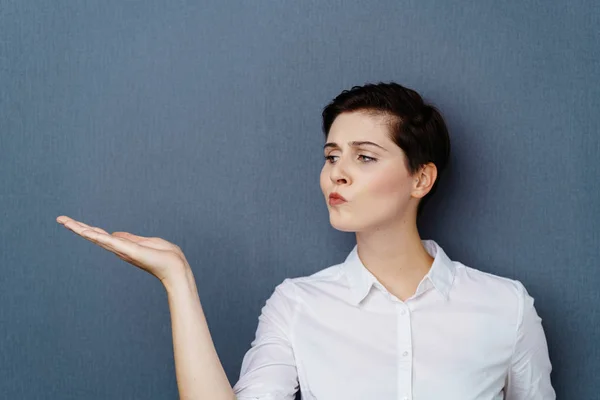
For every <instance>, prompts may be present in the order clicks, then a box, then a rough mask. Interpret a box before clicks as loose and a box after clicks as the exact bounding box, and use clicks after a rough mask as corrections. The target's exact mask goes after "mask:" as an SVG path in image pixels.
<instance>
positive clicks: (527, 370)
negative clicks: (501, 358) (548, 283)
mask: <svg viewBox="0 0 600 400" xmlns="http://www.w3.org/2000/svg"><path fill="white" fill-rule="evenodd" d="M515 282H516V283H517V288H518V302H519V307H518V309H519V311H518V323H517V336H516V339H515V348H514V351H513V355H512V359H511V363H510V366H509V371H508V376H507V385H506V388H505V392H506V397H505V399H506V400H555V399H556V394H555V392H554V389H553V388H552V384H551V382H550V371H551V370H552V365H551V364H550V358H549V355H548V344H547V342H546V336H545V335H544V330H543V328H542V319H541V318H540V317H539V316H538V314H537V312H536V310H535V307H534V306H533V303H534V299H533V298H532V297H531V296H530V295H529V294H528V293H527V290H526V289H525V287H524V286H523V284H522V283H521V282H519V281H515Z"/></svg>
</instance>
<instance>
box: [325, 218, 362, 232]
mask: <svg viewBox="0 0 600 400" xmlns="http://www.w3.org/2000/svg"><path fill="white" fill-rule="evenodd" d="M340 219H341V218H332V217H331V216H330V217H329V223H330V224H331V227H332V228H333V229H335V230H338V231H341V232H358V231H360V230H361V226H359V225H358V224H356V223H351V222H348V221H340Z"/></svg>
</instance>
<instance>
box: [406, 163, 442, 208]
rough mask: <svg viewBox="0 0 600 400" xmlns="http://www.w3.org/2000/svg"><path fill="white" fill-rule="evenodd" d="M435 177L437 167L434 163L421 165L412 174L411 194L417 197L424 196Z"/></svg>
mask: <svg viewBox="0 0 600 400" xmlns="http://www.w3.org/2000/svg"><path fill="white" fill-rule="evenodd" d="M436 179H437V167H436V166H435V164H434V163H431V162H430V163H428V164H425V165H423V166H422V167H421V168H420V169H419V170H418V171H417V172H416V173H415V175H414V176H413V189H412V191H411V196H412V197H415V198H417V199H421V198H423V197H425V195H426V194H427V193H429V191H430V190H431V188H432V187H433V184H434V183H435V180H436Z"/></svg>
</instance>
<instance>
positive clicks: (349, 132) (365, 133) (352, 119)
mask: <svg viewBox="0 0 600 400" xmlns="http://www.w3.org/2000/svg"><path fill="white" fill-rule="evenodd" d="M389 122H390V121H389V117H386V116H384V115H380V114H371V113H368V112H365V111H354V112H346V113H342V114H340V115H338V116H337V117H336V119H335V120H334V121H333V124H332V125H331V128H330V129H329V135H328V136H327V139H328V140H329V141H334V142H338V143H339V142H346V141H351V140H371V141H378V143H379V144H381V145H383V144H392V143H393V142H392V140H391V138H390V128H389Z"/></svg>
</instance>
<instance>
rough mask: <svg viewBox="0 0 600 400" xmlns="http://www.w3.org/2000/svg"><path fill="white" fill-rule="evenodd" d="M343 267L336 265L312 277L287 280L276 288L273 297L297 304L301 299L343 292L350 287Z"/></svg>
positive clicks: (341, 264) (306, 276) (317, 272)
mask: <svg viewBox="0 0 600 400" xmlns="http://www.w3.org/2000/svg"><path fill="white" fill-rule="evenodd" d="M343 265H344V264H343V263H340V264H334V265H331V266H328V267H326V268H323V269H321V270H319V271H316V272H315V273H313V274H310V275H305V276H297V277H291V278H286V279H284V280H283V282H281V283H280V284H278V285H277V286H276V287H275V290H274V294H273V295H274V296H278V297H285V298H286V299H287V300H288V301H290V302H297V301H298V299H299V298H304V299H305V300H306V299H308V298H314V297H317V298H318V297H320V296H319V295H323V294H326V293H329V294H333V293H336V292H338V291H341V292H343V291H344V290H345V289H347V287H348V283H347V280H346V279H345V274H344V272H343V268H342V267H343Z"/></svg>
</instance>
